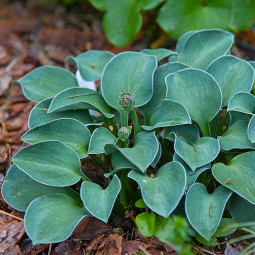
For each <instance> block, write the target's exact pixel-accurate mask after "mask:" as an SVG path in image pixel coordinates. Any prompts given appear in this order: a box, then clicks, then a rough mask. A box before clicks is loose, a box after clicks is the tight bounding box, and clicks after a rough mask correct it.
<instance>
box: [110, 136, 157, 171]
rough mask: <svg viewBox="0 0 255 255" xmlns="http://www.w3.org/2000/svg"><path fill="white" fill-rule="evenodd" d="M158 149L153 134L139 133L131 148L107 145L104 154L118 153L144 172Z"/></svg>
mask: <svg viewBox="0 0 255 255" xmlns="http://www.w3.org/2000/svg"><path fill="white" fill-rule="evenodd" d="M158 148H159V142H158V140H157V138H156V136H155V134H154V133H153V132H146V131H144V132H140V133H138V134H137V136H136V137H135V144H134V147H133V148H119V147H118V146H117V145H113V144H107V145H106V146H105V152H106V154H112V153H114V152H116V151H119V152H120V153H121V154H122V155H123V156H124V157H125V158H126V159H128V160H129V161H130V162H131V163H132V164H134V165H135V166H136V167H138V168H139V169H140V170H141V171H142V172H145V171H146V170H147V168H148V166H149V165H150V164H151V163H152V162H153V161H154V159H155V157H156V155H157V152H158Z"/></svg>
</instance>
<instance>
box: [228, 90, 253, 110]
mask: <svg viewBox="0 0 255 255" xmlns="http://www.w3.org/2000/svg"><path fill="white" fill-rule="evenodd" d="M254 110H255V96H254V95H252V94H250V93H247V92H239V93H236V94H235V95H233V96H232V97H231V98H230V100H229V103H228V111H234V112H241V113H247V114H253V112H254Z"/></svg>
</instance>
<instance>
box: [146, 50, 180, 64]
mask: <svg viewBox="0 0 255 255" xmlns="http://www.w3.org/2000/svg"><path fill="white" fill-rule="evenodd" d="M141 52H142V53H144V54H147V55H152V56H155V57H156V58H157V60H158V61H160V60H162V59H164V58H167V57H169V56H171V55H177V53H176V52H175V51H172V50H168V49H163V48H159V49H144V50H141Z"/></svg>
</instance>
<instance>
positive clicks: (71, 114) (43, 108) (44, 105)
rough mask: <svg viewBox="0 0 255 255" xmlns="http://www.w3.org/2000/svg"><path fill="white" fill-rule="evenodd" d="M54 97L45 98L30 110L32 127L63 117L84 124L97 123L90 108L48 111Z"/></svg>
mask: <svg viewBox="0 0 255 255" xmlns="http://www.w3.org/2000/svg"><path fill="white" fill-rule="evenodd" d="M51 100H52V99H45V100H43V101H41V102H40V103H38V104H37V105H36V106H35V107H34V108H33V109H32V111H31V112H30V115H29V120H28V126H29V128H30V129H32V128H35V127H37V126H41V125H44V124H46V123H49V122H51V121H53V120H57V119H61V118H72V119H76V120H79V121H80V122H82V123H83V124H84V125H86V126H87V125H92V124H93V125H97V123H94V121H93V119H92V117H91V116H90V114H89V111H88V110H67V111H62V112H54V113H47V112H48V109H49V106H50V103H51Z"/></svg>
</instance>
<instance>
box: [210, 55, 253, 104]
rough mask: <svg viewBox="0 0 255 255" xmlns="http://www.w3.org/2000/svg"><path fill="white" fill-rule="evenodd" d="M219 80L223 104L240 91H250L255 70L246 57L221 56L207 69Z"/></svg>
mask: <svg viewBox="0 0 255 255" xmlns="http://www.w3.org/2000/svg"><path fill="white" fill-rule="evenodd" d="M206 71H207V72H208V73H210V74H211V75H212V76H213V77H214V78H215V80H216V81H217V83H218V85H219V87H220V88H221V91H222V96H223V99H222V106H227V105H228V101H229V99H230V98H231V97H232V96H233V95H234V94H235V93H238V92H250V91H251V89H252V85H253V82H254V70H253V68H252V66H251V65H250V64H249V63H248V62H247V61H246V60H244V59H240V58H237V57H235V56H221V57H219V58H217V59H216V60H215V61H213V62H212V63H211V64H210V66H209V67H208V68H207V70H206Z"/></svg>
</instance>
